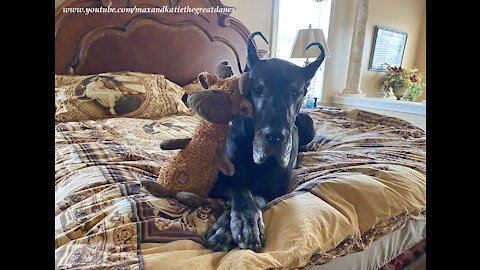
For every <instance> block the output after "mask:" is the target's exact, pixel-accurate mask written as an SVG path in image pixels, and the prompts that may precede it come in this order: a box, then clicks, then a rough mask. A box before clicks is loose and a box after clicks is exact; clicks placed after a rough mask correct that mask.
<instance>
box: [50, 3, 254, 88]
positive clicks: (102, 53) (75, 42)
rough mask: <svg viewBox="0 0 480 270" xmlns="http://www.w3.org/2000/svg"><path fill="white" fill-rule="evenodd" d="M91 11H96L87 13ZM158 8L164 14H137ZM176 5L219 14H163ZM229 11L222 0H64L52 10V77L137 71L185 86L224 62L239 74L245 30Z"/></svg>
mask: <svg viewBox="0 0 480 270" xmlns="http://www.w3.org/2000/svg"><path fill="white" fill-rule="evenodd" d="M92 7H96V8H97V13H95V11H94V13H92V10H90V12H89V14H88V15H85V13H86V12H87V11H88V10H87V8H92ZM133 7H136V8H137V9H136V10H135V11H134V12H132V13H130V11H131V10H132V9H125V8H133ZM162 7H163V10H164V11H165V12H145V13H142V11H141V8H158V9H157V10H160V9H162ZM175 7H177V10H180V9H181V8H184V11H185V10H186V9H187V7H189V8H190V9H191V10H193V9H194V8H210V10H215V8H216V10H217V12H202V11H201V10H200V13H199V14H198V15H195V14H194V13H192V12H183V13H180V12H177V13H170V12H166V11H168V10H172V8H175ZM217 7H218V8H217ZM68 8H83V12H78V13H74V12H73V10H72V9H68ZM228 8H229V7H226V6H224V5H223V4H222V3H221V2H220V0H210V1H208V0H155V1H153V0H147V1H139V0H123V1H122V0H120V1H116V0H111V1H108V0H107V1H98V0H97V1H95V0H73V1H68V0H67V1H65V2H64V3H63V4H62V5H60V6H59V7H58V8H57V9H56V11H55V74H74V75H86V74H96V73H101V72H113V71H136V72H144V73H156V74H164V75H165V77H166V78H167V79H169V80H171V81H173V82H175V83H177V84H179V85H182V86H183V85H185V84H187V83H189V82H190V81H191V80H193V79H194V78H196V76H197V75H198V74H199V73H200V72H202V71H207V72H209V73H212V74H213V73H214V72H215V67H216V65H217V64H218V63H219V62H221V61H223V60H228V61H229V63H230V65H231V66H232V67H233V71H234V73H235V74H239V73H240V72H241V69H242V68H243V67H244V66H245V58H246V40H247V36H248V34H249V31H248V30H247V28H246V27H245V26H244V25H243V24H242V23H241V22H240V21H238V20H236V19H234V18H232V17H230V16H229V15H230V12H228ZM219 9H220V10H221V9H223V11H225V12H218V10H219ZM79 10H80V9H77V11H79ZM112 10H116V11H120V12H121V13H114V12H113V11H112ZM150 10H151V9H150ZM101 11H103V12H101ZM109 11H110V12H109ZM122 11H123V12H122ZM143 11H147V9H143ZM204 11H206V10H204Z"/></svg>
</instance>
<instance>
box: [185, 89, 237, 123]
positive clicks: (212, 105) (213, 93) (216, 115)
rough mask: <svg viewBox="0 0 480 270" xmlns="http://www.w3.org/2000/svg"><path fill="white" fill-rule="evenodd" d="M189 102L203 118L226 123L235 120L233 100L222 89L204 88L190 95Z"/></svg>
mask: <svg viewBox="0 0 480 270" xmlns="http://www.w3.org/2000/svg"><path fill="white" fill-rule="evenodd" d="M187 103H188V105H189V107H190V108H192V110H193V111H194V112H195V113H196V114H198V115H199V116H200V117H202V118H203V119H205V120H207V121H208V122H212V123H215V124H226V123H228V122H230V121H231V120H233V118H234V117H235V115H233V114H232V101H231V100H230V97H229V96H228V94H226V93H225V92H223V91H220V90H203V91H198V92H193V93H191V94H190V95H188V98H187Z"/></svg>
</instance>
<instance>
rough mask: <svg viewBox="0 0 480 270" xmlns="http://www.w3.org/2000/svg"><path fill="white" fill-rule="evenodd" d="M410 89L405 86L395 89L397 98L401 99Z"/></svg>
mask: <svg viewBox="0 0 480 270" xmlns="http://www.w3.org/2000/svg"><path fill="white" fill-rule="evenodd" d="M408 90H410V88H405V87H403V88H401V89H398V90H397V91H395V96H396V97H397V100H401V99H402V97H403V96H405V95H406V94H407V93H408Z"/></svg>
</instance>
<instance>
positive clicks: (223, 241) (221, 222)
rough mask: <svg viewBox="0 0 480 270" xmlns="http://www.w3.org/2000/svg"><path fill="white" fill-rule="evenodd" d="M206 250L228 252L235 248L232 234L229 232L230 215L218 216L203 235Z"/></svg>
mask: <svg viewBox="0 0 480 270" xmlns="http://www.w3.org/2000/svg"><path fill="white" fill-rule="evenodd" d="M205 239H206V242H207V248H209V249H213V250H215V251H230V250H231V249H233V248H235V246H236V244H235V242H234V241H233V238H232V233H231V232H230V213H226V214H223V215H222V216H220V217H219V218H218V220H217V222H215V224H213V226H212V228H210V229H209V230H208V231H207V233H206V234H205Z"/></svg>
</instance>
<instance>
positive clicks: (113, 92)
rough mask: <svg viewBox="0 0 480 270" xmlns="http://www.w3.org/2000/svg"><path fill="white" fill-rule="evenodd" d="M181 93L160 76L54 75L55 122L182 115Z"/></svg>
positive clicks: (179, 88) (132, 74)
mask: <svg viewBox="0 0 480 270" xmlns="http://www.w3.org/2000/svg"><path fill="white" fill-rule="evenodd" d="M184 94H185V91H184V90H183V88H182V87H180V86H179V85H177V84H175V83H173V82H171V81H169V80H167V79H165V77H164V76H163V75H160V74H145V73H139V72H108V73H100V74H95V75H87V76H71V75H55V122H56V123H59V122H68V121H81V120H92V119H103V118H110V117H132V118H156V117H160V116H165V115H172V114H182V113H188V112H190V109H189V108H188V107H187V106H186V105H185V103H183V102H182V96H183V95H184Z"/></svg>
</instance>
